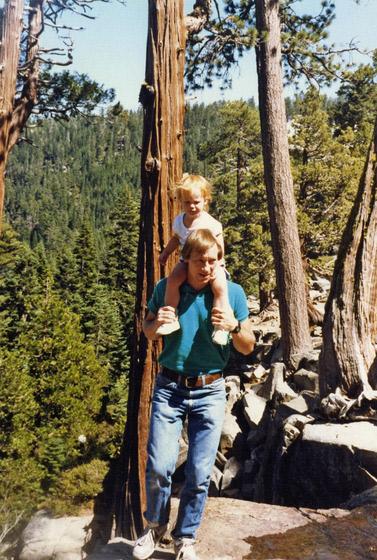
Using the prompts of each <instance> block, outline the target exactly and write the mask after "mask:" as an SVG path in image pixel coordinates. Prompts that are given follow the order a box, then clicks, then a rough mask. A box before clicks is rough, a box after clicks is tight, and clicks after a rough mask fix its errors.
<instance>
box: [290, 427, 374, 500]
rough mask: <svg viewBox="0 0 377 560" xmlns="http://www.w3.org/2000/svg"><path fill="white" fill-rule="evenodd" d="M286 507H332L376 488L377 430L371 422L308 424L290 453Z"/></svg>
mask: <svg viewBox="0 0 377 560" xmlns="http://www.w3.org/2000/svg"><path fill="white" fill-rule="evenodd" d="M281 476H282V477H283V482H282V488H283V490H284V495H283V499H284V500H285V502H284V503H287V504H290V505H293V504H295V505H296V506H308V507H333V506H334V505H339V504H341V503H344V502H346V501H347V500H349V499H350V497H351V496H352V495H354V494H358V493H360V492H363V491H365V490H368V489H370V488H372V487H374V486H375V484H376V479H377V426H375V425H374V424H372V423H370V422H353V423H348V424H330V423H325V424H319V423H316V424H306V425H305V426H304V428H303V432H302V437H301V438H299V439H298V440H297V441H295V443H294V444H293V445H291V446H290V447H289V449H288V452H287V454H286V459H285V466H284V469H283V470H282V472H281Z"/></svg>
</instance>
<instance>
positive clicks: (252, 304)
mask: <svg viewBox="0 0 377 560" xmlns="http://www.w3.org/2000/svg"><path fill="white" fill-rule="evenodd" d="M247 307H248V309H249V311H250V313H252V314H253V315H257V314H258V313H259V310H260V306H259V300H258V299H257V298H256V297H255V296H248V298H247Z"/></svg>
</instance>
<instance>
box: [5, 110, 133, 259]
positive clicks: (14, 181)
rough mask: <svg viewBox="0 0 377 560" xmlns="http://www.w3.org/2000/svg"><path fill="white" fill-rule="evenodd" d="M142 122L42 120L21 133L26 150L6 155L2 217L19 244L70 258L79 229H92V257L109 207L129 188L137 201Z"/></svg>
mask: <svg viewBox="0 0 377 560" xmlns="http://www.w3.org/2000/svg"><path fill="white" fill-rule="evenodd" d="M141 128H142V115H141V113H140V112H136V113H135V112H134V113H128V112H125V111H123V112H121V113H120V114H118V115H116V116H114V114H112V112H111V110H110V111H109V114H108V117H92V118H91V119H90V121H88V120H87V119H84V118H77V119H72V120H71V121H69V122H68V123H64V124H62V123H56V122H53V121H51V120H48V121H46V122H44V123H43V126H39V127H37V128H34V129H31V130H29V131H28V139H29V141H30V142H32V144H26V143H21V144H20V145H18V146H16V147H15V148H14V150H13V151H12V152H11V155H10V159H9V164H8V168H7V177H6V200H5V213H6V217H7V220H8V221H9V222H10V223H11V224H12V226H13V227H14V228H15V229H16V230H17V231H18V232H19V233H20V234H21V237H22V239H23V240H25V241H27V242H29V243H31V244H32V245H33V246H35V245H36V244H37V243H38V242H40V241H42V242H43V244H44V246H45V248H46V249H47V250H48V252H49V254H50V255H51V254H52V255H53V256H54V257H56V255H60V254H62V253H63V252H67V251H72V248H73V244H74V242H75V239H76V232H77V230H78V229H79V228H81V226H82V224H83V222H84V221H87V222H89V223H90V224H91V226H93V228H94V231H95V244H96V247H97V249H98V250H99V251H101V250H102V248H103V245H104V229H105V228H106V227H108V225H109V217H110V214H111V212H112V211H113V206H114V200H116V199H117V197H118V196H119V195H120V193H121V192H122V190H123V189H124V185H126V184H127V185H129V188H130V190H131V191H132V192H133V193H135V197H136V198H138V194H137V187H138V184H139V173H140V171H139V167H140V161H139V160H140V154H139V152H138V150H137V146H138V145H139V144H140V141H141V134H142V132H141Z"/></svg>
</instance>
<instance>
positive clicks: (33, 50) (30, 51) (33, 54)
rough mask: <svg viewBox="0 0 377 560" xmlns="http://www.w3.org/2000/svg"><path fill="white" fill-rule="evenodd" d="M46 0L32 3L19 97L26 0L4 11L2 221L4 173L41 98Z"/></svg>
mask: <svg viewBox="0 0 377 560" xmlns="http://www.w3.org/2000/svg"><path fill="white" fill-rule="evenodd" d="M42 8H43V0H31V1H30V3H29V6H28V14H29V15H28V30H27V39H26V40H27V47H26V56H25V60H24V69H23V76H24V77H23V85H22V86H21V87H22V91H21V93H20V95H19V96H18V98H17V101H16V100H15V96H16V85H17V72H18V65H19V60H20V40H21V33H22V28H23V9H24V2H23V0H6V2H5V4H4V8H3V14H2V26H1V44H0V225H1V219H2V216H3V210H4V195H5V188H4V173H5V169H6V164H7V160H8V155H9V153H10V151H11V149H12V148H13V146H14V145H15V143H16V142H17V140H18V139H19V137H20V134H21V131H22V129H23V127H24V126H25V124H26V121H27V119H28V118H29V116H30V114H31V112H32V110H33V108H34V105H35V104H36V102H37V83H38V75H39V62H38V58H37V53H38V49H39V44H38V41H39V35H40V33H41V32H42V26H43V24H42V17H43V10H42Z"/></svg>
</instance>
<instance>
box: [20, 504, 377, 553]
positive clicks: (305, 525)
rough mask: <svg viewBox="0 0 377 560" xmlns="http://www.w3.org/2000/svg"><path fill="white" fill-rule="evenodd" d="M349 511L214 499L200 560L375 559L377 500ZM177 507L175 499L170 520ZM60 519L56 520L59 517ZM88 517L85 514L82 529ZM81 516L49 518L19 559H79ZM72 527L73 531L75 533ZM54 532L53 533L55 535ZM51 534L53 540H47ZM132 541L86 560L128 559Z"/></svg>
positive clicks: (111, 546)
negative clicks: (62, 518)
mask: <svg viewBox="0 0 377 560" xmlns="http://www.w3.org/2000/svg"><path fill="white" fill-rule="evenodd" d="M375 498H376V496H373V499H369V503H368V499H367V497H366V498H365V499H364V501H365V502H367V503H366V504H364V505H363V506H361V507H358V508H356V509H355V510H353V511H351V512H350V511H348V510H346V509H327V510H312V509H308V508H293V507H283V506H271V505H267V504H259V503H253V502H248V501H245V500H235V499H232V498H210V499H209V500H208V504H207V508H206V512H205V516H204V520H203V523H202V526H201V528H200V531H199V534H198V541H197V552H198V555H199V558H200V559H201V560H375V559H376V558H377V531H376V528H377V504H376V502H374V503H371V502H373V500H375ZM176 509H177V500H175V499H173V507H172V518H174V515H175V512H176ZM55 521H56V520H55ZM87 521H88V520H87V519H83V518H81V531H85V526H87V525H86V523H87ZM79 523H80V518H70V519H66V520H65V530H64V529H63V524H62V523H60V529H58V528H57V526H56V525H53V524H52V525H51V526H50V528H53V530H52V531H49V530H48V522H47V520H46V523H45V525H44V527H45V530H46V529H47V533H44V534H43V535H41V534H39V539H38V538H37V536H36V534H34V536H35V538H34V540H33V539H32V535H31V533H30V532H29V541H28V542H27V543H26V542H25V543H24V549H23V552H22V554H21V556H20V560H50V559H54V560H79V559H81V558H84V557H85V556H83V555H82V551H81V547H82V540H81V541H80V538H77V542H76V546H74V543H73V541H74V535H75V534H76V535H77V537H79V532H78V526H79ZM73 526H75V527H76V528H75V530H74V531H72V528H73ZM54 532H55V536H54ZM48 535H50V538H48ZM81 538H82V537H81ZM131 558H132V543H131V542H130V541H127V540H125V539H120V538H117V539H113V540H111V541H110V542H108V543H107V544H105V545H98V546H97V547H96V550H94V551H93V552H92V553H91V554H89V556H88V557H87V559H88V560H129V559H131ZM173 558H174V555H173V552H172V547H171V543H170V544H169V543H166V544H164V546H163V547H160V548H158V550H156V552H155V554H154V555H153V556H152V560H164V559H165V560H173Z"/></svg>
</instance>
